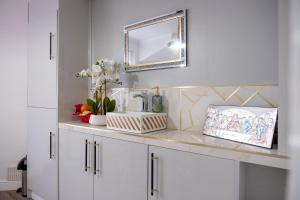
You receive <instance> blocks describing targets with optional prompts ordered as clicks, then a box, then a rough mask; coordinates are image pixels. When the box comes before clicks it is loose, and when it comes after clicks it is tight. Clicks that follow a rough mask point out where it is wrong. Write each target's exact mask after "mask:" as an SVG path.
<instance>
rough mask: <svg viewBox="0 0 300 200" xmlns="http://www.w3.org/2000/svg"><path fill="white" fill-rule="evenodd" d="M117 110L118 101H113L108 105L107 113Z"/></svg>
mask: <svg viewBox="0 0 300 200" xmlns="http://www.w3.org/2000/svg"><path fill="white" fill-rule="evenodd" d="M115 108H116V100H114V99H113V100H111V101H110V102H109V104H108V105H107V112H113V111H114V110H115Z"/></svg>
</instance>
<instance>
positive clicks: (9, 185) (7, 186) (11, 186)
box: [0, 181, 21, 191]
mask: <svg viewBox="0 0 300 200" xmlns="http://www.w3.org/2000/svg"><path fill="white" fill-rule="evenodd" d="M19 187H21V182H19V181H0V191H7V190H17V189H18V188H19Z"/></svg>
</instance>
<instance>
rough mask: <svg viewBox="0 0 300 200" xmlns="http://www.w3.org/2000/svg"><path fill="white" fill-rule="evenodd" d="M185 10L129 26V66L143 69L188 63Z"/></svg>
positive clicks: (126, 33)
mask: <svg viewBox="0 0 300 200" xmlns="http://www.w3.org/2000/svg"><path fill="white" fill-rule="evenodd" d="M184 25H185V11H184V10H180V11H176V12H174V13H171V14H169V15H164V16H161V17H158V18H154V19H150V20H146V21H143V22H140V23H136V24H133V25H130V26H126V27H125V68H126V70H127V71H139V70H149V69H158V68H166V67H182V66H186V43H185V41H186V39H185V26H184Z"/></svg>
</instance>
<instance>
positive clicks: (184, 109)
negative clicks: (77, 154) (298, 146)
mask: <svg viewBox="0 0 300 200" xmlns="http://www.w3.org/2000/svg"><path fill="white" fill-rule="evenodd" d="M141 90H143V91H145V90H148V92H151V89H145V88H144V89H133V90H132V91H131V93H137V92H141ZM161 94H162V95H163V99H165V101H164V102H165V104H168V105H164V107H165V108H166V109H165V112H167V113H168V120H169V122H168V128H171V129H179V130H190V131H198V132H199V133H200V132H201V131H202V128H203V124H204V120H205V117H206V112H207V107H208V106H209V105H210V104H213V105H234V106H261V107H277V102H278V101H277V100H278V86H277V85H275V84H270V85H266V84H264V85H263V84H261V85H198V86H182V87H181V86H179V87H162V88H161ZM130 96H132V94H131V95H130ZM178 97H179V98H178ZM131 100H132V101H131ZM131 100H130V101H129V104H130V103H132V104H136V103H134V102H136V100H135V101H134V100H133V99H131ZM129 107H130V108H134V107H136V105H130V106H129ZM139 109H140V108H137V107H136V109H135V110H136V111H138V110H139Z"/></svg>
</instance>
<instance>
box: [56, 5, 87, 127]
mask: <svg viewBox="0 0 300 200" xmlns="http://www.w3.org/2000/svg"><path fill="white" fill-rule="evenodd" d="M59 10H60V13H59V53H60V55H59V72H58V75H59V79H58V83H59V90H58V92H59V97H58V98H59V109H58V110H59V121H60V122H62V121H70V120H71V119H72V116H73V115H72V113H73V110H72V108H73V105H74V104H76V103H84V102H85V101H86V97H87V96H88V80H87V79H84V78H76V77H75V74H76V73H77V72H79V71H81V70H82V69H84V68H88V65H89V60H90V56H89V48H90V47H89V39H90V33H89V32H90V29H89V28H90V4H89V1H88V0H60V1H59ZM74 22H76V23H74ZM74 88H76V90H74ZM74 91H76V92H74Z"/></svg>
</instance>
